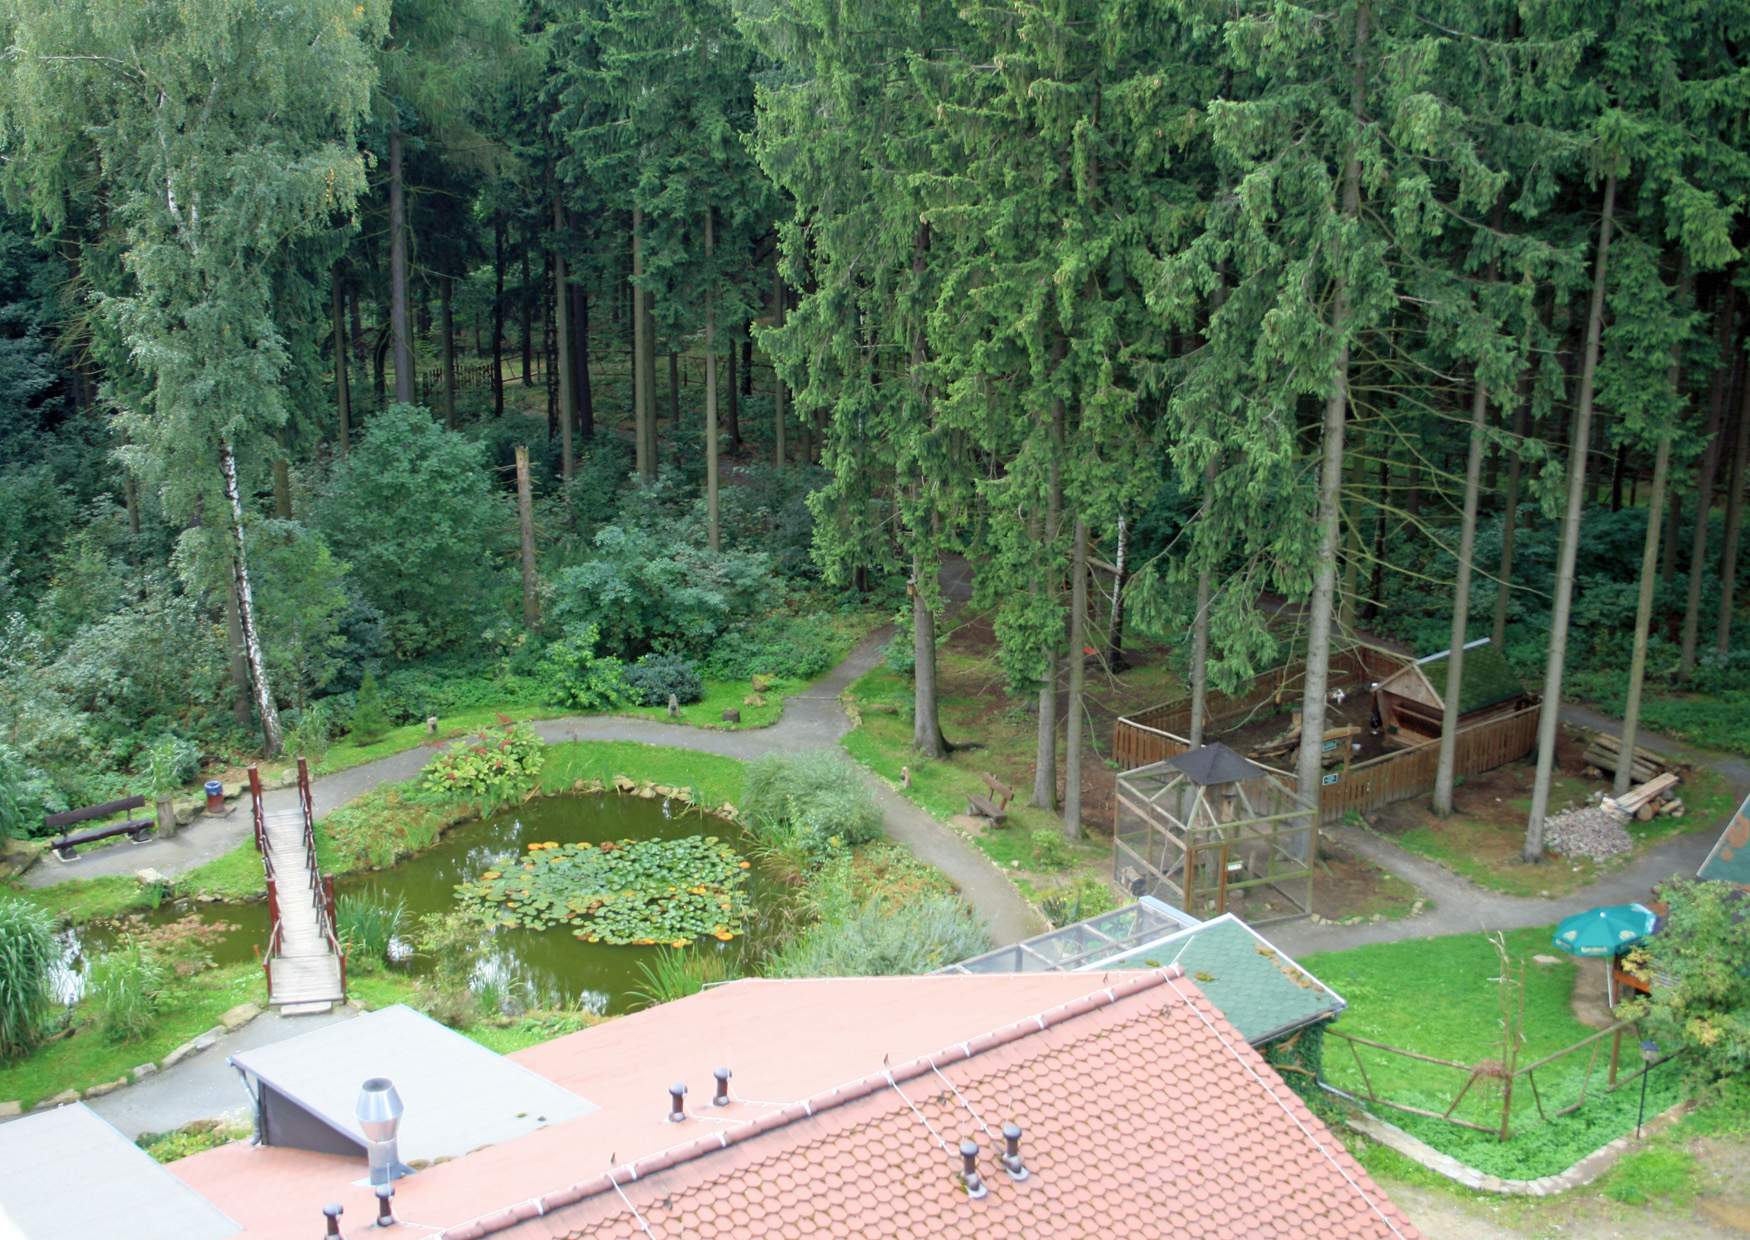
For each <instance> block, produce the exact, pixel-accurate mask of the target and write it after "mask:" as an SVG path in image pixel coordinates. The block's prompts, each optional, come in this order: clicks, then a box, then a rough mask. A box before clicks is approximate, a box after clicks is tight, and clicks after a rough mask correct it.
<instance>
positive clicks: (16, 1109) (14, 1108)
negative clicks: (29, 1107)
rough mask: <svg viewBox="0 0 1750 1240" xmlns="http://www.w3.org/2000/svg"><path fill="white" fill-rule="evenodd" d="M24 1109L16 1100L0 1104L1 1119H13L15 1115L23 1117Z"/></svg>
mask: <svg viewBox="0 0 1750 1240" xmlns="http://www.w3.org/2000/svg"><path fill="white" fill-rule="evenodd" d="M23 1114H24V1107H23V1106H22V1105H21V1104H20V1103H18V1102H17V1101H16V1100H15V1101H12V1102H0V1119H11V1118H12V1117H13V1116H14V1115H23Z"/></svg>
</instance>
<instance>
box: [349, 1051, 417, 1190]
mask: <svg viewBox="0 0 1750 1240" xmlns="http://www.w3.org/2000/svg"><path fill="white" fill-rule="evenodd" d="M406 1109H407V1108H406V1107H404V1106H402V1105H401V1095H400V1094H398V1093H396V1092H395V1086H394V1084H393V1083H392V1082H391V1081H390V1080H389V1078H388V1077H385V1076H373V1077H372V1078H371V1079H370V1080H368V1081H366V1082H365V1083H364V1084H363V1085H361V1086H360V1087H359V1098H358V1105H357V1106H356V1107H355V1108H354V1110H353V1114H354V1115H355V1116H356V1117H357V1118H358V1124H359V1131H360V1132H362V1133H364V1135H365V1146H366V1149H367V1150H368V1152H369V1154H370V1158H371V1186H372V1187H373V1188H374V1187H376V1186H377V1185H379V1184H387V1183H389V1182H390V1181H391V1180H393V1179H395V1178H396V1177H398V1176H403V1175H411V1174H413V1169H412V1168H411V1167H408V1166H406V1165H404V1164H403V1163H402V1162H401V1159H400V1158H399V1156H398V1154H397V1150H396V1142H395V1134H396V1133H397V1132H398V1131H399V1130H400V1128H401V1116H402V1114H403V1113H404V1112H405V1111H406Z"/></svg>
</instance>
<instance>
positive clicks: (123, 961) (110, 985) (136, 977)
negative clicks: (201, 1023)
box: [86, 947, 168, 1042]
mask: <svg viewBox="0 0 1750 1240" xmlns="http://www.w3.org/2000/svg"><path fill="white" fill-rule="evenodd" d="M167 976H168V971H167V970H166V969H165V967H164V965H163V964H162V963H161V962H159V961H158V960H157V959H156V958H154V956H152V955H151V954H150V953H148V952H147V951H145V950H144V949H142V948H140V947H124V948H118V949H116V950H114V951H110V952H105V953H104V954H103V955H101V956H99V957H98V958H97V959H96V960H95V961H93V962H92V965H91V974H90V977H89V978H88V980H87V982H86V993H87V995H88V996H89V998H90V1000H91V1003H92V1005H93V1007H94V1008H95V1010H96V1014H97V1028H98V1031H99V1032H100V1033H102V1034H103V1036H104V1037H106V1038H108V1039H109V1040H110V1041H112V1042H138V1041H139V1040H140V1039H141V1038H143V1037H145V1036H146V1034H147V1032H149V1031H150V1030H151V1028H152V1025H153V1022H154V1021H155V1020H156V1018H157V1015H158V997H159V994H160V993H161V991H162V990H163V987H164V983H165V980H166V977H167Z"/></svg>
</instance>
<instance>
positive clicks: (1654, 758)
mask: <svg viewBox="0 0 1750 1240" xmlns="http://www.w3.org/2000/svg"><path fill="white" fill-rule="evenodd" d="M1582 756H1583V757H1584V759H1585V762H1586V765H1587V766H1592V767H1597V768H1598V769H1599V770H1600V771H1604V772H1606V773H1608V774H1615V773H1616V768H1617V766H1618V765H1619V764H1620V763H1621V762H1622V738H1621V737H1620V736H1612V735H1611V734H1610V733H1608V732H1597V733H1594V734H1593V736H1592V740H1591V743H1590V744H1588V745H1587V746H1586V752H1585V754H1584V755H1582ZM1632 761H1633V763H1634V765H1633V766H1632V767H1631V768H1630V770H1629V778H1630V779H1632V780H1633V781H1634V782H1635V783H1637V784H1644V783H1646V782H1647V781H1648V780H1650V779H1656V778H1657V777H1658V776H1660V775H1663V774H1664V773H1665V772H1666V771H1667V770H1669V769H1670V768H1671V763H1670V761H1669V759H1667V758H1665V757H1664V756H1663V755H1661V754H1656V753H1654V752H1653V751H1652V750H1650V749H1642V748H1641V747H1640V746H1639V745H1636V746H1635V752H1634V757H1633V759H1632Z"/></svg>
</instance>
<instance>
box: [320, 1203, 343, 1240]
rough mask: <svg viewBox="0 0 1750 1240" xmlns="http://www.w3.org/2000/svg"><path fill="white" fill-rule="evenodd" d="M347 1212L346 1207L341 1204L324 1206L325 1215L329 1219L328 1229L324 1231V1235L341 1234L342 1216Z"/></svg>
mask: <svg viewBox="0 0 1750 1240" xmlns="http://www.w3.org/2000/svg"><path fill="white" fill-rule="evenodd" d="M345 1212H346V1211H345V1207H343V1206H341V1205H339V1204H335V1205H327V1206H323V1207H322V1213H323V1216H324V1217H326V1218H327V1219H328V1230H327V1231H325V1232H323V1233H322V1234H323V1235H324V1236H338V1235H340V1216H341V1215H342V1214H344V1213H345Z"/></svg>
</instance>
